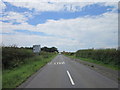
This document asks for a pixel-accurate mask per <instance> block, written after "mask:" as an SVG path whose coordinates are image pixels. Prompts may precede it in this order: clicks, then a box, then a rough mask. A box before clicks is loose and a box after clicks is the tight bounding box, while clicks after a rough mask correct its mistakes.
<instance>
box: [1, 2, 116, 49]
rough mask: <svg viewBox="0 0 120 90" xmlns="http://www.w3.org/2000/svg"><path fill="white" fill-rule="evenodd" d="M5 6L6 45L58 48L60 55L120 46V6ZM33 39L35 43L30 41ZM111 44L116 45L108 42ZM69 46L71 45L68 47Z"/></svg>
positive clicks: (39, 4)
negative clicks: (119, 18)
mask: <svg viewBox="0 0 120 90" xmlns="http://www.w3.org/2000/svg"><path fill="white" fill-rule="evenodd" d="M2 4H3V6H4V8H3V9H2V10H3V14H2V15H1V18H2V19H0V22H2V23H3V25H4V26H3V30H2V33H0V34H2V35H3V43H5V44H6V45H9V44H17V45H18V46H32V45H33V44H42V45H43V46H44V45H45V46H56V47H58V48H59V49H60V50H61V51H62V50H67V51H75V50H78V49H80V48H93V47H95V48H105V47H116V46H117V42H116V41H117V40H116V38H117V37H116V36H115V35H116V34H115V33H113V32H117V22H116V21H115V19H117V12H116V11H117V3H113V4H111V3H100V2H98V3H81V2H79V3H54V2H46V3H34V4H32V3H30V2H25V3H24V2H22V3H20V2H16V3H13V2H7V1H4V2H2ZM42 6H44V7H42ZM109 19H110V20H109ZM112 23H114V24H112ZM108 26H110V27H108ZM100 33H103V34H100ZM94 35H95V36H94ZM95 37H96V38H95ZM110 37H111V38H114V39H111V38H110ZM22 38H25V39H26V41H28V42H25V41H24V40H23V39H22ZM90 38H93V39H90ZM31 39H34V40H32V41H30V40H31ZM36 39H39V40H36ZM109 40H113V41H111V42H109ZM10 41H11V42H10ZM88 41H89V42H88ZM20 42H21V43H20ZM71 42H72V44H71ZM92 42H95V43H92ZM66 43H68V44H67V45H65V44H66ZM53 44H54V45H53ZM69 44H71V45H69ZM97 44H100V45H97ZM108 44H110V45H108ZM64 45H65V46H64ZM65 47H66V48H65ZM75 47H76V48H75Z"/></svg>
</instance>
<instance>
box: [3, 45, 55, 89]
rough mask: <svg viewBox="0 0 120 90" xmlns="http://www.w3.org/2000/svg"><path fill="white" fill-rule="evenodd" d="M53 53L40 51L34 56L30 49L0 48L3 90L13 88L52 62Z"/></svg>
mask: <svg viewBox="0 0 120 90" xmlns="http://www.w3.org/2000/svg"><path fill="white" fill-rule="evenodd" d="M56 55H57V54H56V53H55V52H51V53H50V52H44V51H41V52H40V55H35V54H34V53H33V52H32V49H31V48H18V47H15V46H11V47H2V61H3V62H2V64H3V80H2V84H3V88H15V87H17V86H19V85H20V84H21V83H22V82H24V81H25V80H26V79H27V78H28V77H30V76H31V75H32V74H34V73H35V72H36V71H37V70H39V69H40V68H41V67H43V66H44V65H45V64H47V63H48V62H49V61H50V60H52V59H53V58H54V57H55V56H56Z"/></svg>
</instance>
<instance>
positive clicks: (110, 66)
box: [67, 55, 120, 70]
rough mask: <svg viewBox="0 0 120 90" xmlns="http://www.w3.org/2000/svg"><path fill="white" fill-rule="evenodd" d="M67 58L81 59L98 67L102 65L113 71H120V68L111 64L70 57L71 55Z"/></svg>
mask: <svg viewBox="0 0 120 90" xmlns="http://www.w3.org/2000/svg"><path fill="white" fill-rule="evenodd" d="M67 56H68V57H70V58H74V59H80V60H83V61H87V62H90V63H94V64H98V65H101V66H104V67H107V68H111V69H113V70H120V67H118V66H115V65H110V64H104V63H103V62H100V61H97V60H93V59H90V58H81V57H79V58H78V57H75V56H69V55H67Z"/></svg>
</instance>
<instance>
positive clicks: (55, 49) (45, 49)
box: [41, 47, 58, 52]
mask: <svg viewBox="0 0 120 90" xmlns="http://www.w3.org/2000/svg"><path fill="white" fill-rule="evenodd" d="M41 50H42V51H45V52H58V50H57V48H56V47H51V48H48V47H43V48H41Z"/></svg>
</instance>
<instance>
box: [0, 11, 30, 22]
mask: <svg viewBox="0 0 120 90" xmlns="http://www.w3.org/2000/svg"><path fill="white" fill-rule="evenodd" d="M4 14H5V16H3V17H0V20H3V21H6V20H7V21H10V23H14V22H17V23H24V22H26V21H27V20H28V17H25V15H26V14H27V12H25V13H17V12H4ZM29 16H30V15H29Z"/></svg>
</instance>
